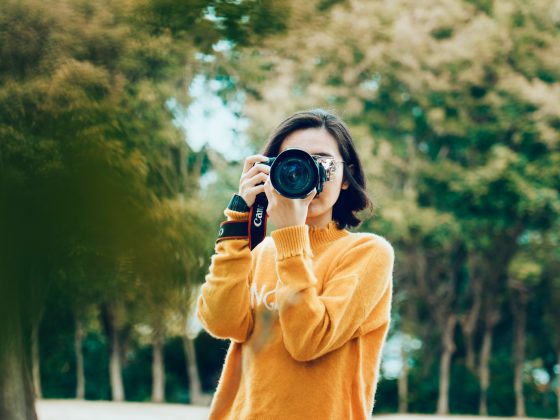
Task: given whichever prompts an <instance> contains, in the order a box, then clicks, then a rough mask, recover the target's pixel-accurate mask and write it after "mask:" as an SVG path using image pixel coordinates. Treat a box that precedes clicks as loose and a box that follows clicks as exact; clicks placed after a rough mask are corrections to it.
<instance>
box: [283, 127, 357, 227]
mask: <svg viewBox="0 0 560 420" xmlns="http://www.w3.org/2000/svg"><path fill="white" fill-rule="evenodd" d="M294 148H295V149H301V150H305V151H306V152H307V153H309V154H310V155H323V156H329V157H334V159H335V161H336V163H335V165H336V169H335V175H334V177H332V179H331V180H330V181H327V182H325V183H324V185H323V191H322V192H321V194H320V195H319V196H315V198H314V199H313V200H312V201H311V203H310V204H309V209H308V211H307V222H308V224H310V223H312V224H319V225H324V224H325V222H328V221H330V220H331V219H332V208H333V206H334V204H335V203H336V200H338V196H339V195H340V190H341V189H343V190H345V189H347V188H348V182H342V178H343V169H344V168H343V163H341V162H342V156H341V155H340V152H339V150H338V143H337V142H336V140H335V139H334V138H333V137H332V136H331V135H330V134H329V132H328V131H327V130H325V129H323V128H307V129H302V130H297V131H294V132H292V133H290V134H289V135H288V136H287V137H286V138H285V139H284V141H283V142H282V144H281V146H280V150H279V152H278V153H282V152H283V151H284V150H287V149H294Z"/></svg>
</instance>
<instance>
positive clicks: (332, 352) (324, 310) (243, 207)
mask: <svg viewBox="0 0 560 420" xmlns="http://www.w3.org/2000/svg"><path fill="white" fill-rule="evenodd" d="M288 148H298V149H303V150H304V151H306V152H308V153H309V154H311V155H313V156H315V157H316V158H317V159H318V160H319V163H320V164H322V165H324V166H325V167H326V168H329V172H328V173H329V177H328V181H327V182H325V184H324V188H323V191H322V192H321V194H320V195H318V196H317V195H316V191H313V192H312V193H310V194H309V195H308V196H307V197H305V198H302V199H289V198H285V197H283V196H281V195H280V194H278V193H277V192H276V191H275V190H274V188H273V187H272V185H271V183H270V180H269V171H270V167H269V166H267V165H264V164H261V163H259V162H264V161H266V160H267V156H269V157H272V156H277V155H278V154H279V153H281V152H283V151H284V150H286V149H288ZM262 192H264V193H265V194H266V197H267V199H268V208H267V214H268V218H269V219H268V220H269V222H270V223H272V224H273V226H274V227H275V229H274V230H273V231H272V232H271V234H270V236H268V237H266V238H265V239H264V240H263V241H262V242H261V243H260V244H259V245H258V246H256V247H255V248H254V249H253V250H252V251H251V250H250V248H249V240H248V238H237V239H229V240H223V241H219V242H217V243H216V247H215V255H214V256H213V257H212V263H211V265H210V268H209V273H208V274H207V276H206V282H205V284H204V285H203V286H202V293H201V296H200V297H199V299H198V302H197V304H198V317H199V319H200V321H201V323H202V324H203V325H204V327H205V329H206V330H207V331H208V332H209V333H210V334H211V335H212V336H214V337H217V338H221V339H229V340H231V343H230V346H229V349H228V352H227V355H226V359H225V363H224V367H223V370H222V375H221V378H220V380H219V383H218V387H217V390H216V393H215V394H214V398H213V400H212V406H211V410H210V419H236V420H237V419H282V420H286V419H317V420H325V419H336V420H340V419H365V418H369V416H370V414H371V412H372V409H373V405H374V396H375V391H376V387H377V380H378V375H379V366H380V361H381V349H382V346H383V344H384V342H385V338H386V335H387V330H388V328H389V324H390V310H391V296H392V271H393V262H394V253H393V248H392V246H391V245H390V244H389V242H388V241H387V240H385V239H384V238H383V237H381V236H379V235H376V234H372V233H358V232H349V231H348V230H347V229H346V228H347V227H354V226H358V225H359V224H360V223H361V221H360V220H359V219H358V218H357V217H356V215H355V212H357V211H359V210H362V209H364V208H366V207H368V206H369V205H370V204H371V203H370V201H369V199H368V197H367V195H366V193H365V178H364V173H363V170H362V165H361V163H360V160H359V158H358V155H357V153H356V150H355V148H354V144H353V141H352V138H351V136H350V134H349V132H348V129H347V128H346V126H345V125H344V123H343V122H342V121H340V119H339V118H338V117H336V116H334V115H332V114H330V113H328V112H325V111H323V110H320V109H319V110H311V111H304V112H298V113H296V114H294V115H292V116H291V117H289V118H287V119H286V120H285V121H283V122H282V123H281V124H280V125H279V126H278V127H277V128H276V130H275V131H274V132H273V133H272V135H271V136H270V138H269V140H268V142H267V144H266V145H265V147H264V151H263V154H262V155H255V156H250V157H248V158H247V159H246V161H245V166H244V168H243V174H242V175H241V179H240V184H239V191H238V193H237V194H235V195H234V197H233V198H232V200H231V201H230V204H229V205H228V208H227V209H226V210H225V211H224V213H225V215H226V217H227V218H228V220H231V221H234V220H236V221H246V220H247V219H248V215H249V208H250V207H251V205H252V204H253V203H254V202H255V198H256V196H257V194H259V193H262Z"/></svg>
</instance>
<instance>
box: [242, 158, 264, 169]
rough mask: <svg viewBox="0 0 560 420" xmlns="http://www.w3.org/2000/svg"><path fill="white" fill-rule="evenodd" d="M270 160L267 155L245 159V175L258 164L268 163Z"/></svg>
mask: <svg viewBox="0 0 560 420" xmlns="http://www.w3.org/2000/svg"><path fill="white" fill-rule="evenodd" d="M267 160H268V158H267V157H266V156H265V155H252V156H248V157H247V158H245V163H244V165H243V173H246V172H247V171H249V169H251V168H252V167H253V165H254V164H255V163H257V162H266V161H267Z"/></svg>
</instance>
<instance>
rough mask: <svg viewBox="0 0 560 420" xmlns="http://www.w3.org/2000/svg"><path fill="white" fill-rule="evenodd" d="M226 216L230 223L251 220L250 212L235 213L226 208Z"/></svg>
mask: <svg viewBox="0 0 560 420" xmlns="http://www.w3.org/2000/svg"><path fill="white" fill-rule="evenodd" d="M224 215H225V216H226V217H227V220H228V221H236V222H244V221H246V220H249V212H248V211H235V210H230V209H228V208H226V209H225V210H224Z"/></svg>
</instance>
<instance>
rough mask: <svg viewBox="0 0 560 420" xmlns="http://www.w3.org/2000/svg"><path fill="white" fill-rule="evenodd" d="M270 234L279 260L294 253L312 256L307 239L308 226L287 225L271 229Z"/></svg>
mask: <svg viewBox="0 0 560 420" xmlns="http://www.w3.org/2000/svg"><path fill="white" fill-rule="evenodd" d="M270 236H271V237H272V239H273V240H274V244H275V245H276V259H277V260H278V261H281V260H283V259H285V258H288V257H293V256H294V255H309V256H313V253H312V251H311V243H310V241H309V226H307V225H298V226H288V227H285V228H281V229H276V230H273V231H272V232H271V233H270Z"/></svg>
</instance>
